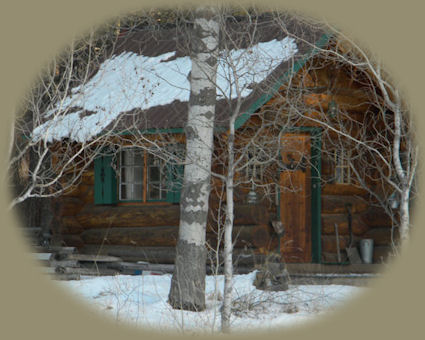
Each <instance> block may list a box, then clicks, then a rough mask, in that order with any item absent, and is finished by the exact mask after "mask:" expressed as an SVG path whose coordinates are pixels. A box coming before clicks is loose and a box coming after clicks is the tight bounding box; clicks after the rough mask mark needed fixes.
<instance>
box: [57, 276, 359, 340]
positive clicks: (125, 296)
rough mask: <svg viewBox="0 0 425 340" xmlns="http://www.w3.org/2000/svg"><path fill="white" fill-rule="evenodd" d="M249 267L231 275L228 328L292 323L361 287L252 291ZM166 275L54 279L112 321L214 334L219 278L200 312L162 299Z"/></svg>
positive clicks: (209, 285)
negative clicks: (246, 271)
mask: <svg viewBox="0 0 425 340" xmlns="http://www.w3.org/2000/svg"><path fill="white" fill-rule="evenodd" d="M254 277H255V272H252V273H250V274H246V275H236V276H235V278H234V294H233V297H234V310H233V315H232V319H231V322H232V326H231V327H232V330H233V331H249V330H270V329H273V328H276V327H282V326H294V325H295V326H296V325H300V324H303V323H304V322H305V321H308V320H312V319H315V318H316V317H317V316H318V315H322V314H324V313H326V311H331V310H333V309H335V308H336V307H338V306H339V305H341V304H342V303H343V302H346V301H347V300H349V299H351V298H352V297H353V296H355V295H356V294H357V293H360V292H362V291H364V290H365V289H367V288H364V287H362V288H360V287H353V286H342V285H299V286H290V289H289V290H288V291H286V292H264V291H260V290H257V289H256V288H255V287H254V286H253V284H252V282H253V280H254ZM170 282H171V275H140V276H124V275H118V276H103V277H96V278H83V279H82V280H80V281H59V282H58V283H59V284H60V285H63V286H65V287H66V288H70V289H71V291H72V292H73V293H75V294H76V295H77V296H80V297H82V298H83V300H84V301H85V302H88V303H89V305H90V306H92V307H93V308H95V309H96V310H99V311H103V312H105V313H107V314H108V315H109V316H110V317H112V318H114V319H115V320H116V321H117V322H123V323H129V324H132V325H137V326H141V327H144V328H145V329H153V330H160V331H173V332H184V333H193V334H199V333H215V332H219V330H220V306H221V301H220V300H221V294H220V293H217V292H221V291H222V290H223V285H224V277H223V276H222V275H219V276H207V279H206V299H207V300H206V302H207V309H206V310H205V311H203V312H198V313H196V312H188V311H178V310H173V309H171V307H170V306H169V305H168V303H167V297H168V292H169V288H170Z"/></svg>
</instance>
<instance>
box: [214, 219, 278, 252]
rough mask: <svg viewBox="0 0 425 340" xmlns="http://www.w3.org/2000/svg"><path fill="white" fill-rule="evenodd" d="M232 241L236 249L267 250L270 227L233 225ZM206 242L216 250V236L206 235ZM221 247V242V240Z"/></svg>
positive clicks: (270, 232) (269, 239)
mask: <svg viewBox="0 0 425 340" xmlns="http://www.w3.org/2000/svg"><path fill="white" fill-rule="evenodd" d="M232 240H233V244H234V247H236V248H244V247H248V248H252V247H254V248H268V247H269V246H270V244H271V241H272V230H271V227H270V226H268V225H265V224H261V225H235V226H234V227H233V232H232ZM207 242H208V243H209V245H210V246H211V247H212V248H213V249H215V248H217V244H218V242H217V235H216V234H215V233H207ZM221 245H223V240H221Z"/></svg>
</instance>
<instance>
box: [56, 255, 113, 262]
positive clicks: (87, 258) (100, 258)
mask: <svg viewBox="0 0 425 340" xmlns="http://www.w3.org/2000/svg"><path fill="white" fill-rule="evenodd" d="M52 258H53V259H54V260H56V261H66V260H67V261H80V262H118V261H121V259H120V258H119V257H115V256H107V255H88V254H53V256H52Z"/></svg>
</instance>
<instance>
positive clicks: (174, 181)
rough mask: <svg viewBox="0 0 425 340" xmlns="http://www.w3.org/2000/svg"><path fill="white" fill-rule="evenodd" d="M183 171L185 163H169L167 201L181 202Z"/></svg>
mask: <svg viewBox="0 0 425 340" xmlns="http://www.w3.org/2000/svg"><path fill="white" fill-rule="evenodd" d="M183 173H184V166H183V165H180V164H175V163H169V164H168V165H167V199H166V200H167V202H169V203H180V194H181V189H182V186H183Z"/></svg>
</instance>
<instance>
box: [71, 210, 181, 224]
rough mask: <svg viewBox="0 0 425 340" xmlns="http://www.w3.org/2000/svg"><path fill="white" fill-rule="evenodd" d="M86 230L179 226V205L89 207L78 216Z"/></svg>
mask: <svg viewBox="0 0 425 340" xmlns="http://www.w3.org/2000/svg"><path fill="white" fill-rule="evenodd" d="M76 218H77V220H78V222H79V223H80V224H81V225H82V226H83V227H84V228H85V229H91V228H107V227H110V226H114V227H128V228H129V227H135V228H137V227H154V226H170V225H178V224H179V218H180V207H179V206H178V205H149V206H147V205H145V206H144V205H137V206H102V205H87V206H85V207H84V209H83V210H82V211H81V212H80V213H79V214H78V215H77V216H76Z"/></svg>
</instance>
